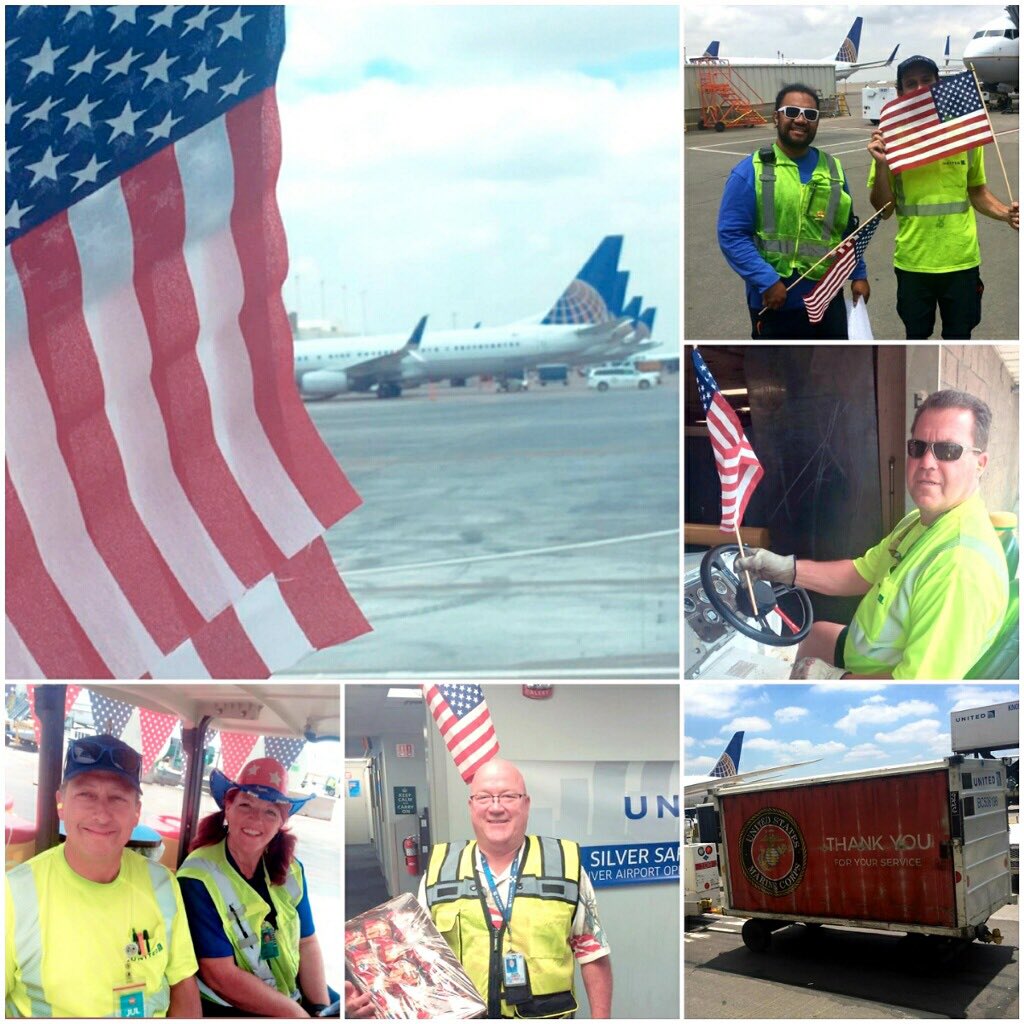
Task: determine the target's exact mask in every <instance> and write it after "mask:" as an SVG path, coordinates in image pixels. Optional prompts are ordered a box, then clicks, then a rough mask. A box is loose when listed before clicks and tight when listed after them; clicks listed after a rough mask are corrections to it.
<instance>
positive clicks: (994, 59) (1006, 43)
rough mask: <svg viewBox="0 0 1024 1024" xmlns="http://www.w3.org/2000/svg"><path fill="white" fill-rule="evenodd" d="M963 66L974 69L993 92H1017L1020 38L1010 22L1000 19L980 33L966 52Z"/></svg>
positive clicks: (969, 44)
mask: <svg viewBox="0 0 1024 1024" xmlns="http://www.w3.org/2000/svg"><path fill="white" fill-rule="evenodd" d="M964 62H965V63H968V62H969V63H971V64H973V65H974V69H975V71H976V72H977V73H978V78H979V79H980V80H981V81H982V82H983V83H984V84H985V85H987V86H989V87H990V88H993V89H995V88H998V87H999V86H1004V87H1005V88H1006V89H1016V88H1017V87H1018V85H1019V83H1020V38H1019V36H1018V34H1017V31H1016V28H1015V26H1014V24H1013V22H1012V21H1011V20H1010V19H1009V18H997V19H996V20H995V21H990V22H989V23H988V24H987V25H985V26H984V27H982V28H980V29H978V31H977V33H976V34H975V36H974V38H973V39H972V40H971V41H970V42H969V43H968V44H967V47H966V49H965V50H964Z"/></svg>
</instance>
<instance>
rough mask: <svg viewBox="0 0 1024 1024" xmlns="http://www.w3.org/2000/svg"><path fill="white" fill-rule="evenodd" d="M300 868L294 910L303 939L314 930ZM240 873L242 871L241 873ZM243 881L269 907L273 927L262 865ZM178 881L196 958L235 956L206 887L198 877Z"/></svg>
mask: <svg viewBox="0 0 1024 1024" xmlns="http://www.w3.org/2000/svg"><path fill="white" fill-rule="evenodd" d="M224 852H225V853H226V854H227V858H228V861H229V862H230V864H231V866H232V867H233V868H234V869H235V870H236V871H238V865H237V864H236V863H235V861H234V858H233V857H232V856H231V853H230V852H229V851H228V850H227V848H226V847H225V850H224ZM299 868H300V869H301V870H302V899H301V900H300V901H299V905H298V907H297V908H296V910H297V911H298V915H299V938H302V939H304V938H306V937H307V936H309V935H312V934H313V933H314V931H315V929H314V927H313V912H312V910H310V907H309V890H308V889H307V888H306V869H305V868H303V867H302V863H301V862H300V863H299ZM239 873H240V874H241V872H239ZM243 877H244V876H243ZM246 881H247V882H248V883H249V885H251V886H252V887H253V888H254V889H255V890H256V891H257V892H258V893H259V894H260V896H262V897H263V899H264V900H265V901H266V903H267V904H268V906H269V907H270V915H269V917H268V920H270V921H271V926H272V927H275V928H276V927H277V922H276V920H274V918H275V917H276V915H275V914H274V905H273V904H272V903H271V902H270V893H269V892H267V881H266V879H265V878H264V877H263V867H262V865H261V866H260V867H259V868H257V870H256V874H255V875H254V876H253V877H252V878H247V879H246ZM178 884H179V885H180V886H181V899H182V902H183V903H184V904H185V913H186V915H187V916H188V927H189V931H190V932H191V933H192V945H193V946H194V947H195V951H196V959H203V958H210V959H216V958H218V957H224V956H234V955H235V950H234V947H233V946H232V945H231V940H230V939H229V938H228V937H227V933H226V932H225V931H224V924H223V922H222V921H221V919H220V914H219V913H217V908H216V906H214V903H213V898H212V897H211V896H210V893H209V892H208V891H207V888H206V886H205V885H204V884H203V883H202V882H200V881H199V879H197V878H179V879H178Z"/></svg>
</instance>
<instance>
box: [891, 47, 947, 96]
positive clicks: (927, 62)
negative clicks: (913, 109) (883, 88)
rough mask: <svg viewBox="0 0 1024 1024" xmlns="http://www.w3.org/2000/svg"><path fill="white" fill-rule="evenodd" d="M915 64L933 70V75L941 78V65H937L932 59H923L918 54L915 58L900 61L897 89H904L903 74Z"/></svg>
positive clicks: (897, 72) (897, 69)
mask: <svg viewBox="0 0 1024 1024" xmlns="http://www.w3.org/2000/svg"><path fill="white" fill-rule="evenodd" d="M914 64H923V65H924V66H925V67H926V68H930V69H931V73H932V74H933V75H934V76H935V77H936V78H938V77H939V65H938V64H936V63H935V61H933V60H932V59H931V57H922V56H921V55H920V54H916V55H915V56H913V57H908V58H907V59H906V60H904V61H900V64H899V67H897V68H896V87H897V88H898V89H901V88H903V72H904V71H906V70H907V68H909V67H911V66H912V65H914Z"/></svg>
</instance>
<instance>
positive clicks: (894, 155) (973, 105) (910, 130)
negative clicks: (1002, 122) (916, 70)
mask: <svg viewBox="0 0 1024 1024" xmlns="http://www.w3.org/2000/svg"><path fill="white" fill-rule="evenodd" d="M878 127H879V128H880V129H881V132H882V139H883V141H884V142H885V159H886V162H887V163H888V164H889V170H891V171H892V172H893V174H899V173H900V172H901V171H906V170H910V169H911V168H912V167H920V166H922V164H929V163H932V162H933V161H934V160H938V159H940V158H941V157H944V156H950V155H952V154H953V153H962V152H964V150H967V149H974V148H975V147H977V146H984V145H986V144H987V143H989V142H992V141H993V140H994V138H995V136H994V135H993V133H992V125H991V123H990V122H989V119H988V114H987V112H986V110H985V104H984V103H983V102H982V99H981V93H980V92H979V91H978V84H977V82H976V81H975V78H974V76H973V75H972V74H971V73H970V72H969V71H964V72H962V73H961V74H959V75H951V76H950V77H949V78H944V79H942V80H941V81H939V82H936V83H935V84H934V85H924V86H921V88H920V89H914V90H912V91H911V92H908V93H906V94H905V95H903V96H897V97H896V99H894V100H890V101H889V102H888V103H886V104H885V106H883V107H882V113H881V118H880V120H879V123H878Z"/></svg>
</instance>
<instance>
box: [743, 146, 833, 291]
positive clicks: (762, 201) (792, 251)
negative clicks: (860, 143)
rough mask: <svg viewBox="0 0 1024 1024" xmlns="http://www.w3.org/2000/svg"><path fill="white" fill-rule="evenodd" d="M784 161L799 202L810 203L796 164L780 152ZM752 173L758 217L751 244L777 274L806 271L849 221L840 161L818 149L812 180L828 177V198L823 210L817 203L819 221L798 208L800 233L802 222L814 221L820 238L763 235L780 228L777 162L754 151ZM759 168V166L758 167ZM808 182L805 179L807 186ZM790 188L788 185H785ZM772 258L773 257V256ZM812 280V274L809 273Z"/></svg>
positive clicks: (822, 271) (781, 275)
mask: <svg viewBox="0 0 1024 1024" xmlns="http://www.w3.org/2000/svg"><path fill="white" fill-rule="evenodd" d="M775 156H776V162H777V161H778V159H779V156H780V151H779V150H778V149H776V150H775ZM781 157H782V159H783V160H785V161H787V163H786V166H792V167H793V170H794V173H795V174H796V175H797V178H796V187H797V188H799V189H800V190H801V199H800V202H801V204H804V203H805V202H810V203H811V204H812V205H814V204H813V193H812V194H811V196H810V199H808V197H807V196H806V195H805V194H804V192H803V190H804V189H806V188H807V186H805V185H802V184H801V183H800V181H799V171H798V169H797V168H796V164H795V163H794V162H793V161H792V160H790V159H789V158H788V157H786V156H785V154H781ZM752 159H753V162H754V172H755V176H756V182H755V192H756V183H757V182H759V183H760V186H761V188H760V193H759V194H758V196H757V198H758V200H759V201H758V217H759V220H760V225H761V226H760V228H759V230H758V231H757V233H756V234H755V236H754V243H755V245H756V246H757V248H758V251H759V252H760V253H761V254H762V255H763V256H764V257H765V259H766V260H767V262H768V263H769V264H770V265H771V266H772V268H773V269H774V270H776V271H777V272H778V273H779V276H780V277H787V276H789V274H790V273H792V272H794V271H795V270H796V268H798V267H799V268H800V269H801V270H809V269H810V268H811V267H812V266H813V265H814V264H815V263H817V262H818V261H819V260H821V258H822V257H823V256H827V255H828V253H830V252H831V251H832V250H833V249H834V248H835V247H836V246H837V245H838V244H839V242H840V241H841V240H842V230H843V229H844V228H845V226H846V221H848V220H849V211H850V209H851V208H852V200H851V199H850V197H849V196H848V195H847V194H846V193H845V192H844V191H843V172H842V168H841V167H840V166H839V162H838V161H837V160H836V159H835V157H833V156H832V155H831V154H830V153H825V152H823V151H821V150H819V151H818V163H817V165H816V166H815V169H814V172H813V174H812V178H811V180H812V181H814V180H815V178H817V182H816V185H815V187H817V185H820V184H822V178H823V176H824V175H825V174H827V177H828V201H827V203H826V204H825V206H824V208H823V209H822V208H821V207H820V206H818V207H817V209H818V212H819V213H820V214H821V217H820V220H819V219H817V218H812V217H811V216H810V213H811V211H810V209H807V210H804V209H803V207H802V206H801V211H802V213H803V214H805V215H806V217H807V219H806V220H805V219H804V217H803V216H799V220H800V222H801V227H800V229H799V231H800V232H803V225H804V224H808V225H809V224H813V225H814V230H813V232H812V234H820V236H821V238H820V240H819V239H817V238H813V237H807V236H806V234H803V237H800V238H794V237H791V236H788V235H787V236H786V237H782V238H770V237H766V236H769V235H778V234H779V233H780V231H781V230H782V229H780V227H779V215H778V208H777V205H776V182H777V178H778V175H777V170H776V162H766V161H764V160H762V159H761V157H760V151H758V152H757V153H755V154H754V156H753V158H752ZM759 168H760V169H759ZM823 172H824V174H823ZM810 184H811V183H810V182H808V185H810ZM787 187H789V186H787ZM840 210H844V211H845V213H846V218H845V219H844V222H843V224H842V225H840V226H839V229H837V227H836V218H837V216H839V212H840ZM788 219H789V220H790V222H791V226H790V227H789V228H787V229H786V230H788V231H791V232H792V231H796V230H798V229H797V228H796V225H795V224H792V220H793V218H792V217H790V218H788ZM772 257H775V258H772ZM825 270H826V268H825V267H822V268H821V270H820V273H818V274H817V276H818V277H820V276H822V275H824V273H825ZM811 276H812V279H813V278H814V277H815V275H811Z"/></svg>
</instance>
